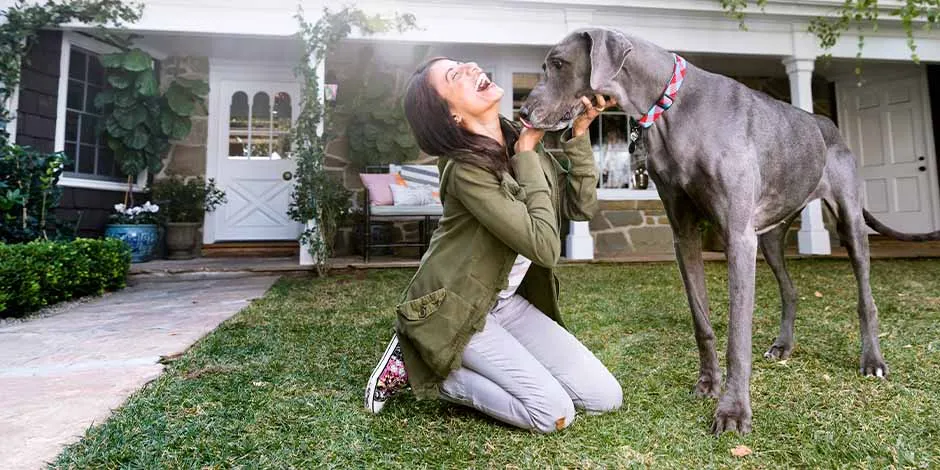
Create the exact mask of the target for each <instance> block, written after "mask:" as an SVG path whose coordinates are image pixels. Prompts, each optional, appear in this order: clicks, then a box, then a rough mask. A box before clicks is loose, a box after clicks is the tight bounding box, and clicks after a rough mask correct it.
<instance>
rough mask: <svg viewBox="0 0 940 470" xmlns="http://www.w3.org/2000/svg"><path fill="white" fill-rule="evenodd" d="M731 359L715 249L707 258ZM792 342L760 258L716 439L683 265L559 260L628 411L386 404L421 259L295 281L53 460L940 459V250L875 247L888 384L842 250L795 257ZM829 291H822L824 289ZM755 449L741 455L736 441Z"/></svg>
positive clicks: (769, 464) (448, 464)
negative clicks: (502, 417) (399, 325)
mask: <svg viewBox="0 0 940 470" xmlns="http://www.w3.org/2000/svg"><path fill="white" fill-rule="evenodd" d="M706 269H707V275H708V283H709V294H710V298H711V299H712V307H713V312H714V314H713V320H714V323H715V327H716V332H717V334H718V336H719V355H720V357H721V358H722V363H724V347H725V343H726V339H725V331H726V326H727V298H726V291H727V288H726V274H725V267H724V264H723V263H709V264H708V265H707V267H706ZM790 269H791V272H792V274H793V277H794V281H795V283H796V285H797V287H798V288H799V289H800V298H801V304H800V307H799V313H798V318H797V332H796V334H797V347H796V350H795V352H794V354H793V357H791V358H790V359H789V361H786V362H783V363H771V362H768V361H766V360H764V359H763V358H762V354H763V352H764V350H765V348H766V347H767V346H769V345H770V343H771V341H772V340H773V338H774V336H775V334H776V330H777V322H778V315H779V313H778V310H779V299H778V296H777V287H776V283H775V282H774V280H773V276H772V275H771V273H770V270H769V269H768V268H767V267H766V265H764V264H761V265H760V267H759V269H758V289H759V290H758V294H757V295H758V297H757V302H756V305H757V309H756V312H755V320H754V335H755V339H754V357H755V363H754V373H753V381H752V402H753V410H754V432H753V433H752V434H750V435H748V436H745V437H741V436H736V435H728V434H726V435H724V436H722V437H720V438H714V437H713V436H711V435H710V434H709V432H708V431H709V426H710V423H711V417H712V413H713V411H714V406H715V403H714V401H711V400H699V399H695V398H693V397H692V396H691V394H690V390H691V387H692V385H693V383H694V381H695V379H696V378H697V370H698V368H697V367H698V364H697V354H696V349H695V343H694V338H693V335H692V326H691V318H690V314H689V312H688V308H687V306H686V300H685V295H684V293H683V289H682V285H681V282H680V280H679V273H678V271H677V269H676V267H675V263H664V264H646V265H637V264H631V265H595V266H586V265H580V266H567V267H564V268H563V269H561V270H560V276H561V278H562V304H563V305H562V310H563V312H565V313H566V316H567V319H568V323H569V325H570V327H571V328H572V330H573V331H574V333H575V334H576V335H577V336H578V337H579V338H580V339H581V340H582V341H583V342H585V343H586V344H587V346H588V347H589V348H590V349H591V350H593V351H595V353H596V354H597V355H598V356H599V357H600V359H601V360H602V361H603V362H604V363H605V364H607V365H608V367H610V368H611V370H612V371H613V373H614V375H615V376H616V377H617V378H618V379H619V380H620V382H621V384H622V385H623V388H624V405H623V408H622V409H621V410H620V411H618V412H615V413H610V414H607V415H602V416H582V417H580V418H579V419H578V421H576V422H575V423H574V424H573V425H572V426H571V427H570V428H569V429H567V430H565V431H563V432H561V433H556V434H553V435H548V436H541V435H536V434H530V433H528V432H524V431H518V430H514V429H511V428H508V427H506V426H502V425H499V424H496V423H495V422H493V421H492V420H490V419H488V418H486V417H483V416H482V415H480V414H477V413H476V412H473V411H469V410H465V409H462V408H458V407H456V406H452V405H448V404H444V403H438V402H433V401H432V402H428V401H422V402H417V401H415V400H414V399H413V397H412V396H411V395H410V394H408V395H405V396H400V397H397V398H396V399H395V401H393V402H392V403H390V404H389V405H388V406H387V407H386V411H385V412H384V413H383V414H381V415H379V416H378V417H375V416H372V415H369V414H367V413H366V412H365V411H364V410H363V409H362V403H361V401H362V391H363V384H364V383H365V380H366V378H367V377H368V375H369V373H370V372H371V370H372V367H373V366H374V363H375V361H376V360H377V359H378V357H379V355H380V354H381V352H382V350H383V349H384V347H385V344H386V340H387V339H388V337H389V335H390V334H391V326H392V321H393V313H392V306H393V304H394V303H395V302H396V300H397V299H398V298H399V294H400V292H401V290H402V289H403V288H404V286H405V284H406V283H407V281H408V279H409V277H410V275H411V273H412V271H411V270H391V271H373V272H369V273H367V274H365V273H360V274H359V275H358V276H353V275H343V276H337V277H331V278H326V279H285V280H282V281H281V282H279V283H277V284H276V285H275V287H274V288H273V289H272V290H271V292H270V293H268V295H267V296H265V297H264V298H263V299H261V300H258V301H256V302H255V303H253V304H252V306H251V307H249V308H247V309H246V310H244V311H243V312H241V313H240V314H238V315H237V316H236V317H234V318H233V319H231V320H230V321H228V322H226V323H225V324H224V325H222V326H221V327H220V328H219V329H218V330H216V331H215V332H214V333H212V334H211V335H209V336H208V337H206V338H205V339H204V340H202V341H201V342H199V343H198V344H196V345H195V346H194V347H193V348H192V349H191V350H190V351H189V352H188V353H187V354H185V355H184V356H183V357H182V358H180V359H179V360H177V361H175V362H173V363H172V364H171V365H170V366H169V367H168V371H167V373H166V374H164V375H163V376H162V377H161V378H160V379H158V380H156V381H155V382H153V383H152V384H150V385H149V386H148V387H146V388H145V389H143V390H142V391H140V392H138V393H137V394H135V395H134V396H133V397H132V398H131V399H130V400H129V401H128V402H127V404H126V405H125V406H124V407H123V408H122V409H120V410H118V411H117V412H116V414H115V415H114V417H113V418H111V419H110V420H109V421H107V422H105V423H104V424H103V425H101V426H97V427H94V428H92V429H90V430H89V431H88V433H87V435H86V436H85V437H84V439H83V440H82V441H81V442H80V443H78V444H76V445H74V446H72V447H70V448H68V449H67V450H66V451H65V452H64V453H63V454H62V455H61V456H60V457H59V459H58V460H57V462H56V464H55V466H56V467H75V468H118V467H121V468H233V467H235V468H311V467H335V468H373V467H375V468H395V467H407V468H416V467H417V468H425V467H426V468H468V467H473V468H496V467H499V468H545V467H568V468H621V467H647V466H652V467H656V468H662V467H670V468H700V467H726V466H734V467H738V466H740V467H755V468H779V467H785V466H786V467H865V468H875V467H877V468H882V467H886V466H895V467H923V468H927V467H937V466H940V260H916V261H915V260H912V261H874V262H873V268H872V270H873V288H874V292H875V299H876V302H877V303H878V305H879V307H880V312H881V331H882V337H881V341H882V343H881V344H882V348H883V351H884V354H885V357H886V359H887V361H888V363H889V365H890V366H891V373H892V375H891V377H890V379H889V380H887V381H881V380H878V379H872V378H868V379H866V378H862V377H860V376H859V375H858V373H857V367H858V350H859V340H858V326H857V324H858V319H857V315H856V313H855V303H856V300H855V281H854V278H853V277H852V273H851V269H850V266H849V264H848V262H847V261H840V260H812V261H810V260H803V261H791V262H790ZM817 292H818V294H817ZM738 445H745V446H747V447H749V448H750V449H752V450H753V453H752V454H751V455H749V456H746V457H743V458H739V457H733V456H732V455H731V453H730V450H731V449H732V448H734V447H736V446H738Z"/></svg>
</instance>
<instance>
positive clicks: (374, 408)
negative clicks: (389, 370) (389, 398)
mask: <svg viewBox="0 0 940 470" xmlns="http://www.w3.org/2000/svg"><path fill="white" fill-rule="evenodd" d="M394 338H395V340H394V341H389V343H388V347H386V348H385V353H384V354H382V359H380V360H379V364H378V365H377V366H375V369H374V370H373V371H372V375H371V376H369V382H367V383H366V396H365V406H366V409H367V410H369V411H370V412H372V413H373V414H378V412H379V411H382V407H383V406H385V402H376V401H375V400H374V397H375V386H376V385H378V383H379V376H380V375H382V371H383V370H385V366H386V365H387V364H388V360H389V358H390V357H392V353H394V352H395V347H396V346H398V336H397V334H396V336H395V337H394Z"/></svg>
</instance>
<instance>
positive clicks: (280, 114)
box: [274, 92, 294, 131]
mask: <svg viewBox="0 0 940 470" xmlns="http://www.w3.org/2000/svg"><path fill="white" fill-rule="evenodd" d="M293 112H294V111H293V109H292V108H291V100H290V95H288V94H287V93H284V92H280V93H278V94H277V95H276V96H275V97H274V130H276V131H287V130H290V125H291V121H292V120H293V116H292V114H293Z"/></svg>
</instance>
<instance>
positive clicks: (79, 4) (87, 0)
mask: <svg viewBox="0 0 940 470" xmlns="http://www.w3.org/2000/svg"><path fill="white" fill-rule="evenodd" d="M142 11H143V5H142V4H137V3H134V4H126V3H124V2H121V1H120V0H65V1H59V0H47V1H46V2H45V3H35V2H32V3H26V2H25V1H24V0H17V2H16V3H15V4H14V5H13V6H11V7H9V8H7V9H6V10H5V11H3V12H2V16H4V17H5V21H3V22H2V23H0V121H3V122H9V120H10V119H11V118H13V117H14V116H11V115H10V110H8V109H6V105H7V101H8V100H9V98H10V97H11V96H12V95H13V93H14V92H15V91H16V86H17V85H19V83H20V67H21V65H22V62H23V59H24V58H25V57H26V54H27V52H29V47H30V46H31V45H32V42H33V40H35V38H36V35H37V34H38V33H39V31H40V30H42V29H44V28H53V27H56V26H59V25H61V24H65V23H71V22H79V23H85V24H88V25H97V26H105V25H110V26H112V27H119V26H120V25H121V23H122V22H128V23H132V22H135V21H137V20H138V19H139V18H140V15H141V12H142ZM0 137H3V139H4V140H5V139H6V137H7V134H6V131H5V130H0Z"/></svg>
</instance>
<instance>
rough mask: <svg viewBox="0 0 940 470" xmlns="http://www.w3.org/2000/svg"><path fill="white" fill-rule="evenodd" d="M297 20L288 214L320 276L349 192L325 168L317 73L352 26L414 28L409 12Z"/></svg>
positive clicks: (349, 12) (326, 12)
mask: <svg viewBox="0 0 940 470" xmlns="http://www.w3.org/2000/svg"><path fill="white" fill-rule="evenodd" d="M296 18H297V20H298V22H299V23H300V33H299V34H300V38H301V39H302V40H303V43H304V55H303V57H302V58H301V61H300V64H299V65H298V66H297V69H296V74H297V76H298V78H299V79H300V80H301V88H302V89H301V96H300V109H301V110H300V115H299V116H298V117H297V121H296V123H295V124H294V127H293V128H292V129H291V143H292V157H293V158H294V160H295V161H296V162H297V169H296V172H295V177H294V188H293V191H292V192H291V202H290V207H289V209H288V215H289V216H290V217H291V218H292V219H293V220H296V221H298V222H301V223H303V224H305V225H304V226H305V229H304V231H303V233H302V234H301V236H300V241H301V243H303V244H305V245H306V246H307V249H308V251H309V252H310V255H311V256H312V257H313V259H314V263H315V264H314V267H315V269H316V272H317V274H318V275H320V276H323V275H325V274H326V272H327V271H328V268H329V264H328V261H329V258H330V256H331V255H332V254H333V242H334V240H335V236H336V230H337V228H338V227H339V225H340V224H341V223H342V221H343V220H344V219H345V217H346V216H347V215H348V213H349V209H350V207H351V205H352V201H351V197H352V194H351V193H350V192H349V191H348V190H347V189H346V188H345V187H344V186H343V182H342V180H341V179H340V178H338V177H336V175H332V174H330V173H329V172H328V171H327V169H326V167H325V161H324V160H325V157H326V150H325V145H326V143H327V142H329V140H330V139H331V138H332V132H330V131H329V126H323V127H324V128H326V129H328V132H326V133H323V134H321V133H320V127H321V124H322V123H324V121H323V120H324V119H326V120H327V121H328V120H329V116H328V115H324V107H323V105H322V102H321V100H320V93H321V90H320V84H319V71H318V69H319V68H320V66H321V64H325V60H326V55H327V52H328V51H329V50H330V49H331V48H332V47H334V46H336V45H337V44H338V43H339V42H340V41H342V40H343V39H345V38H346V37H348V36H349V34H350V33H351V32H352V31H353V28H356V29H358V30H359V31H360V32H361V33H362V34H363V35H372V34H375V33H378V32H386V31H391V30H396V31H398V32H404V31H407V30H409V29H413V28H415V18H414V16H413V15H410V14H405V15H397V16H395V17H394V18H383V17H381V16H379V15H372V16H370V15H367V14H366V13H364V12H363V11H361V10H359V9H356V8H351V7H346V8H343V9H342V10H339V11H336V12H332V11H330V9H329V8H324V9H323V16H321V17H320V18H319V19H318V20H317V21H316V22H315V23H310V22H308V21H307V20H305V19H304V14H303V9H300V10H299V11H298V13H297V15H296Z"/></svg>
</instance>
